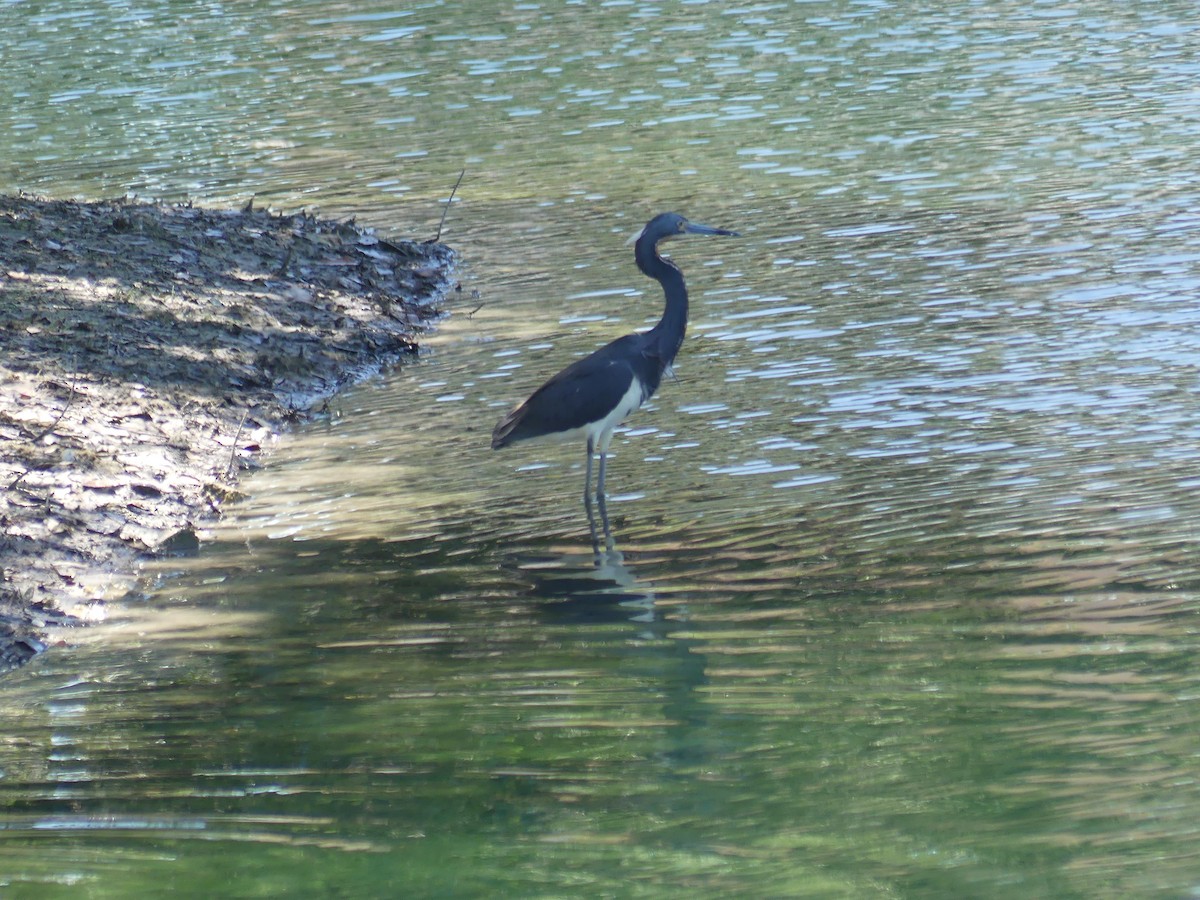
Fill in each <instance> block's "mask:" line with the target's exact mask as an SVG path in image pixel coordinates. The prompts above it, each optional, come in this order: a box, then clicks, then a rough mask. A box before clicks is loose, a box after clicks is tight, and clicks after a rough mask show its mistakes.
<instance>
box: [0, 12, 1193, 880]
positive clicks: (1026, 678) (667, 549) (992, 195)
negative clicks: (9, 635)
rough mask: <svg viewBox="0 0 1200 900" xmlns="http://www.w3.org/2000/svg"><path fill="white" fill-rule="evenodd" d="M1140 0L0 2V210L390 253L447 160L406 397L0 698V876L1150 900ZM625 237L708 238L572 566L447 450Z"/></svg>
mask: <svg viewBox="0 0 1200 900" xmlns="http://www.w3.org/2000/svg"><path fill="white" fill-rule="evenodd" d="M1191 12H1192V10H1191V7H1190V6H1185V5H1184V4H1182V3H1175V2H1165V3H1159V4H1154V5H1144V4H1142V5H1136V4H1134V5H1126V6H1123V7H1120V8H1117V7H1114V6H1113V5H1112V4H1108V3H1096V2H1083V3H1077V4H1074V5H1072V6H1067V7H1064V6H1061V5H1053V4H1010V3H1003V2H996V0H992V2H974V3H972V2H962V3H954V4H949V5H946V4H943V5H941V6H939V7H938V9H937V10H929V9H927V8H925V6H923V5H921V4H913V3H908V2H898V3H892V4H886V3H844V2H807V3H792V4H786V3H780V4H761V5H748V6H740V7H731V6H729V5H726V4H716V3H712V4H703V3H679V4H674V3H671V4H660V5H654V4H641V3H611V4H570V3H561V4H560V3H540V4H537V3H528V4H525V3H521V4H512V5H501V6H496V7H494V8H493V7H489V8H488V9H486V10H485V9H483V8H477V7H473V6H471V5H469V4H458V3H449V2H448V3H430V4H426V5H412V6H408V7H404V8H402V9H396V8H394V7H388V6H385V5H380V4H371V3H365V4H364V3H359V4H354V5H353V6H351V5H337V4H334V5H330V4H317V3H289V4H286V5H284V4H278V3H269V2H264V3H256V4H245V5H243V6H239V7H237V8H226V7H222V6H220V5H216V6H209V7H205V8H203V9H202V10H199V11H196V12H192V13H188V14H180V13H179V12H178V11H177V10H176V11H175V12H174V13H172V12H171V11H170V10H168V9H167V8H166V7H165V6H163V7H161V8H160V7H158V6H154V5H152V6H149V7H132V6H127V5H122V4H119V3H117V4H106V5H104V6H103V7H101V6H96V7H92V8H88V7H80V6H79V5H78V4H53V3H49V4H41V5H39V6H38V8H37V9H36V10H32V9H30V8H29V7H28V4H19V3H18V4H10V5H8V6H3V7H0V26H2V27H3V30H2V31H0V33H3V34H4V35H5V37H4V39H3V42H2V43H0V47H3V50H4V54H5V57H6V60H7V62H8V68H9V70H10V71H11V72H12V73H13V74H12V76H11V78H12V84H13V88H12V92H13V101H12V103H11V105H10V110H9V115H8V119H7V127H6V128H5V129H4V132H3V133H4V137H3V138H2V140H3V141H4V142H5V153H4V154H2V157H3V159H4V160H5V162H4V163H3V165H2V166H0V180H2V181H3V182H4V184H5V186H6V188H7V189H10V190H11V189H16V188H25V189H30V190H38V191H43V192H48V193H54V194H59V195H62V194H70V193H78V194H81V195H84V196H101V195H108V194H112V193H120V192H122V191H127V190H128V191H136V192H140V193H148V194H152V195H155V196H160V197H166V198H179V197H183V196H191V197H195V198H197V199H199V200H201V201H203V202H208V203H235V202H236V203H243V202H245V200H246V199H248V198H249V197H250V196H255V197H257V198H258V202H260V203H265V202H270V203H274V204H276V205H278V206H280V207H282V208H286V209H294V208H297V207H299V206H301V205H316V206H319V207H321V208H322V209H323V210H325V211H327V212H330V213H331V214H348V213H351V212H355V213H357V214H359V216H360V218H361V219H369V220H370V221H373V222H377V223H379V224H380V225H381V226H383V227H385V228H391V229H394V230H397V231H401V232H408V233H414V234H416V236H418V237H423V236H428V235H431V234H432V233H433V232H434V229H435V228H436V227H437V223H438V219H439V217H440V215H441V211H442V209H441V204H442V202H443V201H444V200H445V199H446V197H447V195H448V193H449V189H450V187H451V186H452V185H453V184H454V180H455V178H456V177H457V175H458V172H459V170H460V169H462V168H463V167H465V168H466V169H467V177H466V178H465V179H464V182H463V186H462V188H460V192H459V195H458V198H457V201H456V203H455V204H454V206H453V208H452V209H451V212H450V215H449V217H448V222H447V231H446V235H445V237H446V239H447V240H449V241H450V242H451V243H453V244H454V245H455V246H456V247H457V249H458V250H459V251H460V252H461V254H462V256H463V260H464V263H463V268H462V270H461V272H460V273H459V274H460V276H461V279H462V291H461V292H459V293H456V294H454V295H452V296H451V297H450V298H449V303H448V305H449V307H450V309H451V311H452V313H453V316H452V317H451V318H450V319H449V320H448V321H447V322H445V323H444V324H443V326H442V328H441V329H440V331H439V332H438V333H437V334H436V335H434V336H432V337H431V338H430V340H429V341H428V344H427V350H426V353H425V354H424V355H423V357H422V359H421V360H420V361H419V362H418V363H416V364H414V365H411V366H406V367H404V368H402V369H400V370H398V371H396V372H392V373H388V374H387V375H385V376H383V377H381V378H379V379H377V380H375V381H372V382H370V383H368V384H365V385H362V386H361V387H359V388H357V389H355V390H353V391H351V392H349V393H347V394H346V395H344V396H343V397H342V398H340V399H339V400H338V401H337V402H335V403H334V404H333V409H332V411H331V413H330V415H329V416H328V417H326V418H324V419H322V420H320V421H317V422H315V423H313V424H311V425H310V426H306V427H304V428H302V429H300V430H299V431H298V432H297V433H296V434H294V435H291V436H289V437H288V438H287V440H286V441H285V442H284V443H283V444H282V445H281V447H280V449H279V451H278V452H277V453H276V455H275V456H274V457H273V458H272V460H271V463H270V465H269V466H268V467H267V468H266V469H265V470H263V471H261V472H258V473H256V474H254V475H253V476H252V477H250V478H249V479H248V480H247V481H246V483H245V488H246V492H247V496H246V499H245V500H244V502H242V503H240V504H238V505H237V506H236V507H234V508H232V509H230V510H228V515H227V518H226V520H225V522H224V523H223V524H222V525H221V526H220V527H219V528H218V529H217V530H216V531H215V533H214V534H213V535H212V539H211V540H210V541H209V542H208V543H206V544H205V546H204V549H203V551H202V553H201V554H200V556H199V557H198V558H195V559H186V560H170V561H167V562H165V563H164V564H162V565H161V566H159V567H157V568H156V569H155V571H154V572H153V575H154V578H155V579H156V580H155V581H153V582H152V583H151V587H150V588H149V589H148V591H147V593H146V595H145V597H143V598H135V599H133V600H132V601H131V602H130V603H129V604H127V605H126V606H125V607H123V608H121V609H117V610H114V615H113V621H112V623H111V624H110V625H109V626H105V627H104V628H101V629H96V630H94V631H92V632H91V633H89V634H86V635H83V636H81V637H80V638H79V644H78V646H74V647H72V648H70V649H63V650H59V651H56V652H53V653H51V654H48V655H47V656H45V657H44V658H42V659H40V660H38V661H37V662H36V663H35V664H34V665H32V666H30V667H28V668H27V669H26V670H24V671H22V672H19V673H17V674H16V675H15V676H14V677H12V678H9V679H8V680H7V681H6V683H5V685H4V692H3V695H2V699H0V702H3V704H4V709H5V714H6V716H7V719H8V722H9V728H8V729H7V731H6V734H7V737H6V738H5V741H4V744H3V749H2V751H0V773H2V778H0V789H2V790H3V792H4V797H5V801H6V802H5V806H4V811H3V813H2V815H0V827H2V828H3V829H4V831H5V835H6V838H7V839H6V840H5V841H4V842H3V843H0V880H2V882H3V883H4V884H5V888H6V890H7V891H9V892H12V893H13V894H14V896H59V895H61V896H90V897H106V896H137V895H139V894H146V893H148V892H161V891H162V890H163V889H164V887H166V888H169V889H171V890H174V891H176V892H178V893H181V894H185V895H186V894H189V893H190V894H193V895H197V896H201V895H213V894H222V895H226V896H262V895H270V896H277V895H297V896H303V895H310V896H311V895H328V896H394V895H396V894H398V893H400V892H404V893H406V894H407V895H413V896H425V895H450V896H497V895H513V896H563V895H566V894H570V895H573V896H574V895H578V896H675V895H678V894H679V893H681V892H684V891H687V892H690V893H693V894H699V895H704V896H728V895H735V894H736V895H744V896H804V897H864V896H897V897H904V896H912V897H955V898H958V897H974V896H981V897H1014V898H1028V897H1031V896H1053V897H1080V898H1085V897H1086V898H1096V897H1122V898H1124V897H1130V896H1139V897H1141V896H1147V897H1149V896H1163V897H1181V896H1191V895H1193V894H1195V893H1196V892H1197V890H1200V859H1197V854H1196V851H1195V845H1196V839H1197V826H1196V824H1195V823H1196V822H1197V821H1200V815H1198V813H1200V795H1198V793H1197V790H1196V784H1197V783H1200V781H1198V779H1200V768H1198V765H1197V752H1196V740H1195V735H1196V733H1197V724H1198V723H1197V721H1196V720H1197V713H1196V709H1197V707H1196V697H1197V691H1198V684H1197V676H1196V673H1195V666H1194V665H1193V662H1192V661H1193V660H1194V658H1195V656H1196V651H1197V643H1198V639H1197V626H1196V622H1197V613H1198V606H1200V592H1198V589H1200V578H1198V574H1200V570H1198V569H1197V565H1196V549H1197V543H1198V538H1200V533H1198V532H1200V525H1198V523H1200V500H1197V493H1196V487H1197V484H1198V480H1197V476H1196V460H1197V451H1196V448H1197V443H1198V440H1197V439H1198V438H1200V426H1198V425H1197V422H1200V415H1198V413H1200V402H1198V401H1197V393H1196V389H1197V374H1196V371H1195V360H1196V359H1197V350H1198V349H1200V313H1198V312H1197V308H1196V303H1195V297H1196V294H1197V288H1198V287H1200V283H1198V274H1197V272H1198V269H1197V260H1198V259H1200V237H1198V232H1197V221H1196V219H1197V215H1196V213H1195V210H1196V209H1198V208H1200V204H1198V203H1197V200H1198V199H1200V198H1198V197H1197V179H1196V174H1195V170H1196V166H1195V150H1194V148H1195V146H1196V145H1197V137H1198V134H1197V131H1198V123H1200V117H1198V116H1197V109H1198V107H1197V105H1196V92H1195V89H1194V85H1195V84H1196V80H1197V76H1198V75H1200V72H1198V71H1197V69H1198V68H1200V64H1198V63H1197V62H1196V60H1197V59H1200V56H1198V55H1197V53H1196V50H1197V46H1196V38H1197V35H1196V29H1195V27H1193V26H1192V25H1191V24H1190V23H1191V22H1192V21H1193V19H1194V16H1193V15H1190V13H1191ZM68 59H69V60H71V61H72V62H73V64H71V65H68V64H66V62H65V60H68ZM47 60H50V61H54V60H57V61H59V63H60V64H59V65H57V66H50V67H47V66H46V65H45V64H44V63H45V61H47ZM79 63H82V64H79ZM48 70H52V71H48ZM664 208H675V209H678V210H679V211H681V212H684V213H685V214H687V215H690V216H692V217H694V218H695V219H697V220H699V221H703V222H707V223H709V224H712V225H717V226H721V227H726V228H734V229H737V230H739V231H741V232H742V233H743V234H744V237H743V238H742V239H740V240H738V241H733V240H724V239H700V238H697V239H694V240H690V241H688V242H679V243H677V244H674V245H672V253H673V254H674V256H675V258H676V260H677V261H678V262H679V264H680V265H681V266H682V267H683V268H684V270H685V272H686V273H687V275H688V279H689V284H690V286H691V292H692V322H691V328H690V332H689V339H688V342H687V343H686V344H685V346H684V349H683V351H682V353H681V355H680V358H679V360H678V362H677V370H676V377H675V379H673V380H672V379H667V380H666V381H665V382H664V384H663V387H662V390H661V392H660V394H659V395H658V396H656V398H655V399H654V401H653V403H652V404H651V405H650V406H649V407H647V408H645V409H643V410H642V411H640V412H639V413H638V414H637V415H636V416H635V417H634V418H633V419H631V420H630V422H629V424H628V427H627V428H626V429H625V430H624V431H623V432H622V433H620V434H619V435H618V438H617V440H616V441H615V442H614V448H613V449H614V453H613V460H612V465H611V467H610V473H609V486H610V491H611V493H612V498H611V504H610V511H611V512H612V515H613V519H614V526H615V530H616V532H617V536H618V541H619V547H620V550H621V556H620V557H615V558H612V559H606V560H604V561H603V562H602V565H600V566H599V567H597V566H596V565H594V562H593V559H592V556H591V553H590V549H589V546H588V542H587V532H586V521H585V519H584V517H583V510H582V508H581V504H580V502H579V499H578V495H579V492H580V488H581V482H582V463H583V459H582V448H580V447H576V446H573V445H555V444H549V445H519V446H518V447H514V448H511V449H509V450H506V451H504V452H502V453H492V452H491V451H490V450H488V449H487V442H488V435H489V433H490V430H491V427H492V425H493V424H494V422H495V421H496V420H497V419H498V418H499V417H500V416H501V415H502V414H503V412H504V411H505V410H506V409H507V408H508V407H509V406H510V405H511V404H512V403H514V402H516V401H518V400H520V399H521V398H523V397H524V396H525V395H526V394H527V393H528V392H529V391H530V390H531V389H533V388H534V387H536V385H537V384H538V383H540V381H541V380H542V379H543V378H545V377H546V376H547V375H549V374H551V373H552V372H553V371H555V370H556V369H558V368H559V367H561V366H562V365H564V364H566V363H567V362H569V361H570V360H572V359H574V358H577V357H578V356H579V355H581V354H583V353H586V352H588V351H590V350H591V349H593V348H595V347H596V346H599V345H600V344H601V343H603V342H604V341H607V340H609V339H611V338H613V337H616V336H617V335H619V334H622V333H625V332H626V331H628V330H630V329H631V328H635V327H644V326H645V325H647V324H649V323H651V322H652V321H653V319H654V317H655V316H656V315H657V314H658V311H659V304H660V299H659V294H658V292H657V288H656V287H655V286H654V285H653V284H652V283H651V282H649V281H647V280H646V279H645V278H643V277H642V276H640V275H639V274H638V273H637V272H636V270H635V269H634V267H633V265H632V258H631V253H630V251H629V249H628V248H627V247H625V246H624V241H625V240H626V238H627V237H629V236H630V235H632V234H633V233H635V232H636V231H637V229H638V228H640V226H641V225H642V224H643V222H644V221H645V220H646V219H647V218H649V216H650V215H652V214H653V213H655V212H658V211H660V210H661V209H664Z"/></svg>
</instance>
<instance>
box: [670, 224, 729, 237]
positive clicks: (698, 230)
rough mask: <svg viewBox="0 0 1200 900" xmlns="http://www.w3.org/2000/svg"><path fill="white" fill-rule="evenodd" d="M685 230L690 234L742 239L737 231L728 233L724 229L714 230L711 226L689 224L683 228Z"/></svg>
mask: <svg viewBox="0 0 1200 900" xmlns="http://www.w3.org/2000/svg"><path fill="white" fill-rule="evenodd" d="M683 230H684V231H686V232H687V233H688V234H723V235H725V236H727V237H741V235H740V234H738V233H737V232H736V231H727V230H725V229H724V228H713V227H712V226H711V225H697V224H696V223H695V222H688V223H687V224H686V225H684V226H683Z"/></svg>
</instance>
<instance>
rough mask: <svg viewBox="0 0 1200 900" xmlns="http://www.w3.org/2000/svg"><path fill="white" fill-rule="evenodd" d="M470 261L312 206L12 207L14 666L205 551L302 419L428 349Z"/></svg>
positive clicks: (6, 399) (6, 598) (8, 351)
mask: <svg viewBox="0 0 1200 900" xmlns="http://www.w3.org/2000/svg"><path fill="white" fill-rule="evenodd" d="M452 267H453V255H452V253H451V251H450V250H449V249H448V248H447V247H445V246H444V245H442V244H439V243H434V242H426V243H415V242H411V241H400V240H387V239H385V238H383V237H380V236H378V235H376V234H375V233H374V232H373V231H372V230H371V229H368V228H363V227H361V226H358V225H356V224H354V222H352V221H329V220H325V219H320V218H316V217H314V216H312V215H309V214H307V213H298V214H295V215H286V216H285V215H277V214H274V213H270V212H267V211H264V210H256V209H252V208H250V207H247V208H246V209H243V210H241V211H236V210H210V209H202V208H199V207H195V206H188V205H179V206H168V205H158V204H150V203H143V202H138V201H124V200H123V201H105V202H97V203H83V202H74V201H59V200H46V199H41V198H35V197H28V196H20V197H8V196H0V567H2V577H0V671H3V670H4V669H7V668H12V667H13V666H16V665H19V664H21V663H22V662H24V661H25V660H27V659H29V658H30V657H31V656H33V655H35V654H36V653H38V652H40V651H41V650H42V649H44V646H45V642H46V634H45V629H46V628H47V627H49V626H60V625H70V624H82V623H83V622H85V621H87V620H88V619H89V618H95V617H96V616H97V615H98V614H99V613H101V611H102V607H103V604H104V602H105V601H107V600H111V599H114V598H117V597H120V596H122V595H124V594H125V593H126V592H127V591H128V590H130V589H131V588H132V587H133V585H134V584H135V582H136V578H137V572H138V567H139V564H140V562H141V561H143V560H144V559H146V558H148V557H149V556H153V555H157V554H162V553H170V552H187V551H188V550H189V549H190V548H193V547H194V546H195V545H196V544H197V542H198V534H199V532H201V531H202V529H203V526H204V523H205V522H206V521H211V520H212V519H213V518H214V517H215V516H216V515H217V514H218V511H219V509H220V507H221V504H222V503H224V502H225V501H227V500H229V499H231V498H233V497H236V496H237V487H236V485H237V480H238V473H239V471H240V470H241V469H244V468H247V467H250V466H253V465H255V460H256V458H257V457H258V455H259V454H260V453H261V452H262V451H263V450H264V449H265V448H267V447H268V446H269V444H270V443H271V442H272V441H273V440H274V438H275V437H276V435H277V434H278V432H279V431H280V430H281V429H282V428H284V427H285V426H286V425H287V424H288V423H290V422H292V421H295V420H298V419H302V418H303V417H304V416H305V415H307V414H308V413H310V412H311V411H313V410H315V409H317V408H319V407H320V406H321V404H322V402H323V401H324V400H325V399H327V398H328V397H329V396H330V395H331V394H333V393H334V392H336V391H337V390H338V389H339V388H341V387H343V386H345V385H346V384H348V383H350V382H353V381H355V380H358V379H361V378H362V377H365V376H366V375H368V374H370V373H371V372H373V371H376V370H378V369H379V367H380V366H381V365H385V364H387V363H389V362H391V361H394V360H396V359H398V358H400V357H402V356H403V355H405V354H410V353H413V352H414V351H415V350H416V343H415V340H416V336H417V335H418V334H419V333H420V332H421V330H422V329H423V328H425V327H427V326H428V324H429V323H430V322H431V321H432V320H433V319H434V318H436V317H437V315H438V313H439V307H440V303H441V301H442V299H443V298H444V296H445V294H446V292H447V290H448V289H449V287H450V280H449V279H450V273H451V271H452Z"/></svg>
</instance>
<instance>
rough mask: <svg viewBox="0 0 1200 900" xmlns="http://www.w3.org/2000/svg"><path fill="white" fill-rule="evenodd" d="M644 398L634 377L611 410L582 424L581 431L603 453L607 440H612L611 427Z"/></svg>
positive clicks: (625, 416)
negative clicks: (596, 420)
mask: <svg viewBox="0 0 1200 900" xmlns="http://www.w3.org/2000/svg"><path fill="white" fill-rule="evenodd" d="M644 399H645V397H644V396H643V394H642V384H641V382H639V381H638V380H637V379H636V378H635V379H633V381H632V382H630V384H629V390H627V391H626V392H625V395H624V396H623V397H622V398H621V402H620V403H618V404H617V405H616V406H615V407H613V410H612V412H610V413H609V414H608V415H607V416H605V417H604V418H603V419H601V420H600V421H598V422H593V423H591V424H590V425H586V426H584V428H583V433H584V434H586V435H587V436H588V437H589V438H591V439H592V440H593V441H594V442H595V444H596V449H597V450H599V451H600V452H601V453H603V452H604V451H605V450H607V449H608V442H609V441H611V440H612V431H613V429H614V428H616V427H617V426H618V425H620V424H621V423H622V422H623V421H625V419H626V418H627V417H628V416H629V414H630V413H632V412H633V411H634V410H635V409H637V408H638V407H639V406H641V405H642V401H643V400H644Z"/></svg>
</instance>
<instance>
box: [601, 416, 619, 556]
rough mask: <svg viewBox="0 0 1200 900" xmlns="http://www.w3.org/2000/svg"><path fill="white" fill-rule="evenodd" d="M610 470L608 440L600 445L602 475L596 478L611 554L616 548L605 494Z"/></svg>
mask: <svg viewBox="0 0 1200 900" xmlns="http://www.w3.org/2000/svg"><path fill="white" fill-rule="evenodd" d="M607 469H608V440H607V439H605V440H603V441H602V442H601V445H600V473H599V475H598V476H597V477H596V502H597V503H598V504H599V505H600V523H601V524H602V525H603V526H604V549H605V550H607V551H608V552H609V553H612V551H613V550H614V549H615V548H616V541H614V540H613V536H612V528H611V527H610V526H609V524H608V497H607V495H606V494H605V493H604V475H605V473H606V471H607Z"/></svg>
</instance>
